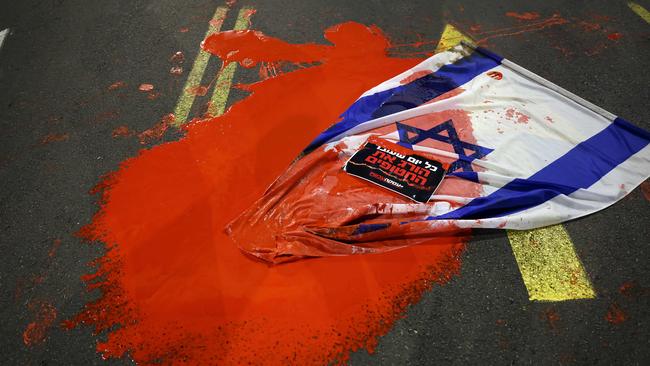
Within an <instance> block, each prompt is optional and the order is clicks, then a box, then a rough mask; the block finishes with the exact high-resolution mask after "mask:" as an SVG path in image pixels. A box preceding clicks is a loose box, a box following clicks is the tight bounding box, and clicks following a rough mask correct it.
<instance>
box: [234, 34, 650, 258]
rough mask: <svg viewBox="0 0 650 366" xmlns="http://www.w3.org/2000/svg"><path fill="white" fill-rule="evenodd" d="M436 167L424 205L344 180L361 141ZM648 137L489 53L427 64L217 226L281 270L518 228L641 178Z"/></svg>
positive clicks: (362, 103)
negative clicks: (440, 174)
mask: <svg viewBox="0 0 650 366" xmlns="http://www.w3.org/2000/svg"><path fill="white" fill-rule="evenodd" d="M369 141H370V142H373V143H375V144H379V145H381V146H384V147H385V148H387V149H393V150H399V149H405V150H403V151H404V152H414V153H417V154H418V155H420V156H423V157H426V158H428V159H433V160H436V161H439V162H441V163H442V164H443V165H444V166H445V167H446V176H445V178H444V180H443V181H442V183H441V184H440V186H439V187H438V189H437V190H436V192H435V193H434V194H433V196H432V197H431V198H430V199H429V200H428V202H426V203H419V202H414V201H412V200H410V199H409V198H408V197H404V196H402V195H399V194H396V193H395V192H393V191H390V190H388V189H386V188H384V187H381V186H379V185H376V184H373V183H371V182H368V181H366V180H363V179H360V178H358V177H356V176H353V175H350V174H348V173H347V172H345V171H344V166H345V164H346V162H347V161H348V160H349V159H350V158H351V157H352V155H354V153H355V152H357V151H358V150H359V149H361V148H363V147H364V145H365V144H366V143H368V142H369ZM649 142H650V133H648V132H647V131H645V130H643V129H641V128H639V127H636V126H634V125H633V124H631V123H629V122H627V121H625V120H623V119H622V118H620V117H617V116H615V115H613V114H611V113H609V112H607V111H605V110H603V109H602V108H600V107H598V106H595V105H593V104H591V103H589V102H588V101H586V100H584V99H582V98H580V97H578V96H576V95H574V94H572V93H570V92H568V91H567V90H565V89H562V88H561V87H559V86H557V85H555V84H553V83H551V82H549V81H547V80H545V79H543V78H541V77H540V76H538V75H536V74H534V73H532V72H530V71H528V70H526V69H524V68H522V67H521V66H519V65H517V64H515V63H513V62H511V61H508V60H506V59H503V58H502V57H500V56H498V55H495V54H494V53H492V52H490V51H487V50H485V49H483V48H480V47H475V46H473V45H469V44H465V43H463V44H460V45H458V46H456V47H454V48H453V49H450V50H448V51H445V52H441V53H438V54H436V55H434V56H432V57H431V58H429V59H427V60H425V61H423V62H422V63H420V64H419V65H417V66H415V67H413V68H412V69H410V70H408V71H406V72H404V73H402V74H400V75H397V76H395V77H393V78H392V79H390V80H388V81H385V82H383V83H382V84H380V85H378V86H376V87H374V88H372V89H370V90H369V91H367V92H366V93H364V94H363V95H362V96H361V97H360V98H359V99H358V100H357V101H356V102H355V103H354V104H353V105H351V106H350V107H349V108H348V109H347V110H346V111H345V112H344V113H343V114H342V115H341V119H340V121H339V122H338V123H336V124H334V125H333V126H331V127H330V128H328V129H327V130H326V131H324V132H323V133H321V134H320V135H319V136H318V137H317V138H316V139H315V140H314V141H313V142H312V143H311V144H310V145H309V146H308V147H307V148H306V149H305V151H304V152H303V153H302V154H301V156H300V157H299V159H297V160H296V161H294V163H293V164H292V165H291V166H290V167H289V168H288V169H287V171H286V172H285V173H284V174H283V175H282V176H280V177H279V178H278V179H277V180H276V181H275V183H274V184H273V185H272V186H271V187H270V188H269V189H268V190H267V191H266V192H265V193H264V195H263V196H262V197H261V198H260V199H259V200H257V201H256V202H255V203H254V204H253V205H252V206H251V207H250V208H249V209H247V210H246V211H245V212H243V213H242V214H241V215H240V216H239V217H238V218H236V219H235V220H234V221H233V222H231V223H230V224H229V225H228V226H227V232H228V233H229V235H230V236H231V238H232V239H233V240H234V242H235V243H236V244H237V245H238V246H239V248H240V249H241V250H242V251H244V252H245V253H248V254H250V255H252V256H254V257H257V258H260V259H262V260H264V261H268V262H271V263H281V262H285V261H290V260H295V259H299V258H303V257H315V256H331V255H349V254H360V253H377V252H384V251H388V250H394V249H398V248H401V247H404V246H409V245H416V244H420V243H423V242H430V241H432V240H435V238H436V237H440V236H445V235H464V233H465V232H466V230H467V229H469V228H503V229H515V230H525V229H532V228H537V227H542V226H547V225H553V224H557V223H561V222H564V221H567V220H571V219H575V218H578V217H581V216H585V215H588V214H591V213H593V212H596V211H598V210H601V209H603V208H606V207H607V206H609V205H611V204H613V203H615V202H616V201H618V200H620V199H621V198H623V197H624V196H625V195H626V194H627V193H628V192H631V191H632V190H633V189H634V188H635V187H636V186H638V185H639V184H640V183H642V182H643V181H644V180H645V179H647V178H648V176H650V147H648V144H649Z"/></svg>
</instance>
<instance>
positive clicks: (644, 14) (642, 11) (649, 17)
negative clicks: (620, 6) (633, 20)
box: [627, 1, 650, 23]
mask: <svg viewBox="0 0 650 366" xmlns="http://www.w3.org/2000/svg"><path fill="white" fill-rule="evenodd" d="M627 6H629V7H630V9H632V11H633V12H635V13H636V15H638V16H640V17H641V19H643V20H645V21H646V22H647V23H650V12H649V11H647V10H646V8H644V7H643V6H641V5H639V4H637V3H634V2H632V1H630V2H628V3H627Z"/></svg>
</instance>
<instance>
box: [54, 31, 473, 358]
mask: <svg viewBox="0 0 650 366" xmlns="http://www.w3.org/2000/svg"><path fill="white" fill-rule="evenodd" d="M325 38H326V39H327V40H328V41H329V42H331V43H332V44H331V45H317V44H306V45H296V44H289V43H286V42H284V41H281V40H279V39H275V38H272V37H268V36H265V35H263V34H261V33H259V32H254V31H230V32H224V33H219V34H215V35H213V36H211V37H209V38H208V39H207V40H206V41H205V43H204V47H205V49H206V50H208V51H209V52H211V53H213V54H215V55H217V56H220V57H221V58H223V59H224V61H226V62H244V60H249V61H246V62H247V63H249V64H258V63H261V62H280V61H285V62H287V61H288V62H295V63H301V64H303V65H306V66H307V67H304V68H300V69H298V70H295V71H291V72H285V73H282V74H279V75H277V76H275V77H272V78H268V79H266V80H262V81H260V82H258V83H254V84H251V85H250V86H248V87H247V89H248V90H249V91H250V92H251V95H249V96H248V97H246V98H245V99H243V100H242V101H240V102H238V103H237V104H235V105H233V106H232V107H231V108H230V109H229V111H228V112H227V113H226V114H224V115H222V116H219V117H216V118H210V119H205V120H202V121H197V122H192V123H190V124H188V125H187V126H186V127H184V130H185V131H186V136H185V137H184V138H182V139H181V140H179V141H176V142H171V143H167V144H163V145H159V146H156V147H154V148H151V149H149V150H143V151H142V152H141V153H140V154H139V155H138V156H137V157H134V158H131V159H128V160H127V161H125V162H124V163H123V164H122V165H121V167H120V169H119V170H118V171H116V172H114V173H112V174H111V175H109V176H108V177H106V178H105V179H104V180H103V181H102V183H101V184H100V185H98V187H97V188H96V189H95V191H96V192H101V200H100V203H101V208H100V210H99V212H98V213H97V214H96V215H95V217H94V218H93V222H92V223H91V224H90V225H88V226H86V227H85V228H83V229H82V230H81V231H80V232H79V235H80V236H82V237H84V238H86V239H88V240H100V241H102V242H103V243H105V244H106V246H107V248H108V251H107V253H106V254H105V256H104V257H102V258H100V259H98V260H97V261H96V262H95V263H94V265H95V266H96V268H97V271H96V273H94V274H90V275H87V276H84V278H83V279H84V281H85V282H86V283H87V286H88V288H89V289H94V288H99V289H101V291H102V297H101V298H100V299H98V300H96V301H94V302H91V303H89V304H87V305H86V306H85V307H84V309H83V311H82V312H81V313H80V314H79V315H78V316H77V317H75V319H73V320H71V321H69V322H66V326H67V327H73V326H75V325H78V324H80V323H83V324H88V325H91V326H93V327H94V329H95V331H96V332H108V336H107V340H106V341H104V342H100V343H99V344H98V345H97V350H98V351H99V352H101V353H102V354H103V355H104V356H106V357H121V356H123V355H125V354H126V352H128V354H129V355H130V357H132V358H133V359H134V360H135V361H136V362H137V363H139V364H152V363H159V362H161V361H162V362H163V363H181V362H183V363H191V364H221V365H228V364H245V363H259V362H260V360H264V363H265V364H270V365H285V364H329V363H338V362H344V361H345V360H346V359H347V357H348V354H349V352H351V351H354V350H357V349H363V348H365V349H368V350H370V351H372V349H373V348H374V347H375V345H376V344H377V339H378V337H379V336H381V335H383V334H385V333H386V332H388V331H389V330H390V328H391V327H392V325H393V323H394V322H395V320H396V319H398V318H400V317H401V316H403V313H404V311H405V309H406V308H407V307H408V306H409V305H410V304H413V303H414V302H417V301H418V300H419V299H420V296H421V295H422V293H423V291H426V290H427V289H429V288H430V287H431V286H433V285H435V284H438V283H444V282H446V281H448V280H449V279H450V277H451V276H453V275H455V274H456V273H457V272H458V269H459V266H460V262H459V255H460V253H461V252H462V250H463V244H464V242H465V241H466V238H464V237H448V238H444V239H441V240H438V241H430V242H427V243H422V244H421V245H417V246H413V247H408V248H404V249H401V250H397V251H392V252H388V253H382V254H376V255H351V256H341V257H328V258H319V259H309V260H303V261H299V262H295V263H290V264H286V265H279V266H268V265H265V264H263V263H261V262H259V261H256V260H253V259H251V258H250V257H248V256H245V255H243V254H242V252H241V251H240V250H239V249H238V248H237V246H236V245H235V244H234V243H233V242H232V241H231V240H230V239H229V238H228V237H227V236H226V234H225V232H224V227H225V226H226V224H227V223H228V222H230V221H232V220H233V219H234V218H235V217H237V216H238V215H239V214H240V213H241V212H243V211H244V210H245V209H246V208H247V207H250V206H251V205H252V204H253V202H254V201H255V200H256V199H257V198H258V197H260V196H261V195H262V194H263V193H264V191H265V190H266V189H267V187H268V186H269V185H270V184H271V183H272V182H273V181H274V180H275V179H276V177H277V176H278V175H280V174H281V173H282V172H283V171H284V170H285V169H286V168H287V166H288V165H289V164H290V163H291V162H292V161H293V160H294V158H295V157H296V156H297V155H298V154H299V153H300V151H301V150H302V149H303V148H304V147H305V146H307V144H308V143H309V142H310V141H311V140H312V139H313V138H314V137H315V136H317V134H318V133H320V132H321V131H322V130H324V129H325V128H327V127H328V126H330V125H331V124H332V123H334V122H336V121H337V120H338V118H339V115H340V114H341V113H342V112H343V111H344V110H345V109H346V108H347V107H348V106H349V105H350V104H352V103H353V102H354V101H355V100H356V98H357V97H358V96H359V95H361V94H362V93H363V92H364V91H366V90H368V89H369V88H371V87H373V86H375V85H377V84H379V83H380V82H382V81H384V80H386V79H388V78H390V77H392V76H394V75H397V74H399V73H401V72H403V71H404V70H407V69H409V68H411V67H413V66H414V65H416V64H417V63H419V62H420V61H421V59H405V58H391V57H389V56H387V49H388V48H389V47H390V43H389V41H388V39H387V38H386V36H385V35H384V34H383V33H382V32H381V30H380V29H379V28H377V27H366V26H364V25H361V24H357V23H345V24H341V25H337V26H334V27H331V28H329V29H327V30H326V31H325ZM315 62H317V64H316V65H313V64H312V63H315ZM441 117H442V116H441ZM163 121H164V119H163ZM168 124H169V123H166V124H164V123H163V122H161V123H160V124H159V125H160V126H158V125H157V127H155V128H154V129H155V131H156V132H151V133H150V134H149V135H152V136H153V135H158V133H159V132H161V131H162V133H164V130H165V129H166V127H164V128H163V127H162V126H163V125H168ZM149 135H146V136H142V134H140V135H139V138H141V139H142V138H143V137H144V138H145V139H146V138H148V137H149Z"/></svg>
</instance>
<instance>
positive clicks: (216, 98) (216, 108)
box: [208, 7, 255, 116]
mask: <svg viewBox="0 0 650 366" xmlns="http://www.w3.org/2000/svg"><path fill="white" fill-rule="evenodd" d="M254 12H255V10H254V9H252V8H247V7H243V8H241V10H239V14H238V15H237V21H236V22H235V28H234V30H245V29H248V26H249V25H250V18H251V16H252V15H253V13H254ZM236 69H237V63H235V62H232V63H230V64H228V65H227V66H226V67H223V68H222V69H221V71H220V72H219V75H218V76H217V82H216V85H215V86H214V90H213V91H212V97H210V104H209V105H208V114H209V115H211V116H219V115H221V114H223V112H224V111H225V110H226V103H227V102H228V95H229V94H230V86H231V85H232V79H233V77H234V76H235V70H236Z"/></svg>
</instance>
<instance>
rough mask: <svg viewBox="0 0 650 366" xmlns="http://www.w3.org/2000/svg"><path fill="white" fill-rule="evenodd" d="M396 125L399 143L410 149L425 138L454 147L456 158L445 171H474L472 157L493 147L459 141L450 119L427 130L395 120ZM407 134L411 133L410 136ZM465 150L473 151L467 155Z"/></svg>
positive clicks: (477, 157) (480, 156) (489, 151)
mask: <svg viewBox="0 0 650 366" xmlns="http://www.w3.org/2000/svg"><path fill="white" fill-rule="evenodd" d="M396 125H397V132H398V134H399V144H400V145H402V146H404V147H408V148H409V149H411V148H412V146H413V145H415V144H417V143H419V142H421V141H424V140H426V139H433V140H436V141H440V142H444V143H447V144H450V145H451V146H452V147H453V148H454V152H455V153H456V154H458V160H456V161H454V162H453V163H451V165H450V166H449V170H447V173H453V172H455V171H457V170H459V169H460V170H462V171H463V172H474V170H472V161H473V160H474V159H480V158H482V157H484V156H485V155H487V154H489V153H491V152H492V151H494V149H489V148H487V147H483V146H479V145H475V144H471V143H469V142H465V141H461V139H460V137H458V133H457V132H456V129H455V128H454V124H453V123H452V121H451V120H450V119H448V120H446V121H445V122H443V123H441V124H439V125H437V126H434V127H432V128H430V129H428V130H421V129H419V128H417V127H413V126H409V125H405V124H403V123H400V122H396ZM443 131H446V132H447V136H445V135H441V132H443ZM409 134H411V136H410V137H409ZM465 150H470V151H473V153H472V154H470V155H467V154H465Z"/></svg>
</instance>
